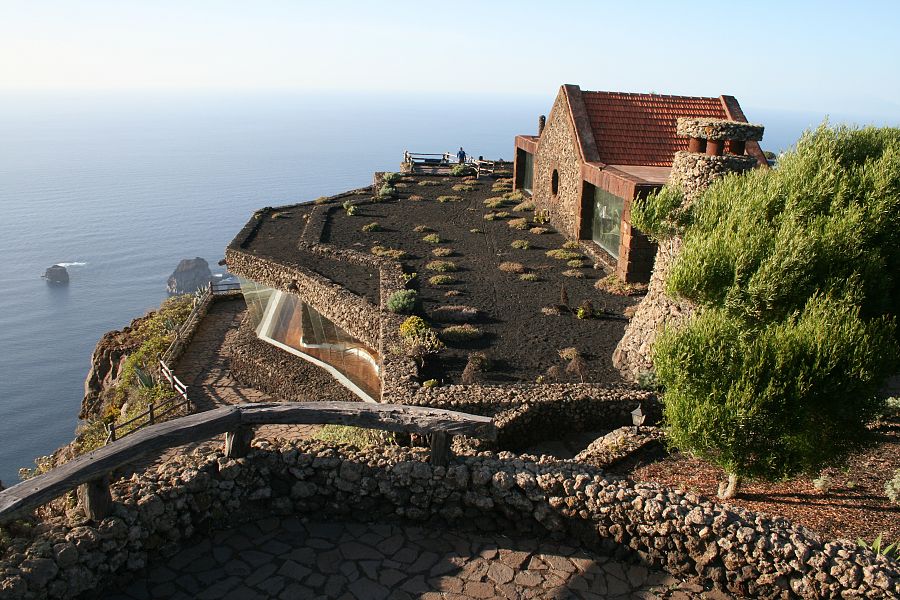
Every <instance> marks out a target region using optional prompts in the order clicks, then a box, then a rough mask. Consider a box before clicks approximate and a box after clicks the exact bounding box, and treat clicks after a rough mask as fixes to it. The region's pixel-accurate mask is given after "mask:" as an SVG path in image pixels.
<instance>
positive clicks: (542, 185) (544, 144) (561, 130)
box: [533, 91, 582, 239]
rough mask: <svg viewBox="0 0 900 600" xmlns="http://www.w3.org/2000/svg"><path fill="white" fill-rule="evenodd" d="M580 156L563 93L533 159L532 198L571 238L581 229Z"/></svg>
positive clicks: (552, 112) (574, 237)
mask: <svg viewBox="0 0 900 600" xmlns="http://www.w3.org/2000/svg"><path fill="white" fill-rule="evenodd" d="M579 155H580V150H579V147H578V141H577V139H576V137H575V128H574V125H573V124H572V121H571V119H570V118H569V106H568V101H567V100H566V95H565V93H564V92H562V91H560V93H559V95H558V96H557V97H556V102H555V103H554V104H553V109H552V110H551V111H550V118H549V120H548V121H547V125H546V127H545V128H544V131H543V133H542V134H541V143H540V145H539V146H538V151H537V155H536V156H535V157H534V169H535V170H534V182H533V188H534V193H533V199H534V203H535V206H536V208H537V210H546V211H549V213H550V220H551V221H552V223H553V224H554V225H555V226H556V228H557V229H559V230H560V231H561V232H562V233H563V234H564V235H566V236H567V237H569V238H571V239H578V229H579V225H578V214H579V210H580V206H579V203H580V198H581V185H582V178H581V162H580V159H579V158H578V156H579ZM554 169H555V170H557V171H558V173H559V190H558V194H556V195H554V194H553V190H552V187H551V179H552V176H553V171H554Z"/></svg>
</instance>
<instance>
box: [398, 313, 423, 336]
mask: <svg viewBox="0 0 900 600" xmlns="http://www.w3.org/2000/svg"><path fill="white" fill-rule="evenodd" d="M428 331H431V327H429V326H428V323H426V322H425V319H423V318H422V317H418V316H412V317H407V319H406V320H405V321H403V322H402V323H401V324H400V335H401V336H403V337H405V338H411V337H417V336H421V335H423V334H424V333H426V332H428Z"/></svg>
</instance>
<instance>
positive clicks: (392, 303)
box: [387, 290, 419, 313]
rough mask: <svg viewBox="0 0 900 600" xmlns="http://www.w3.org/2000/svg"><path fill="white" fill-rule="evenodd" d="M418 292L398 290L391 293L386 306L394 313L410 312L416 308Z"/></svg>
mask: <svg viewBox="0 0 900 600" xmlns="http://www.w3.org/2000/svg"><path fill="white" fill-rule="evenodd" d="M418 296H419V295H418V294H417V293H416V291H415V290H400V291H398V292H394V293H393V294H391V296H390V298H388V301H387V308H388V310H389V311H391V312H395V313H411V312H412V311H413V310H415V308H416V300H417V299H418Z"/></svg>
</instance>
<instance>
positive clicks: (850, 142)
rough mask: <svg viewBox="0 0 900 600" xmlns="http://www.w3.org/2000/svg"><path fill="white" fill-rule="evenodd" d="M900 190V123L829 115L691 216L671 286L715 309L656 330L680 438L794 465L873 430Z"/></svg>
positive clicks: (760, 467) (713, 458)
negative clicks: (873, 124)
mask: <svg viewBox="0 0 900 600" xmlns="http://www.w3.org/2000/svg"><path fill="white" fill-rule="evenodd" d="M898 190H900V130H898V129H875V128H867V129H862V130H854V129H849V128H838V129H834V130H832V129H828V128H826V127H824V126H823V127H820V128H819V129H818V130H817V131H815V132H812V133H807V134H805V135H804V136H803V137H802V138H801V140H800V142H799V143H798V145H797V149H796V150H795V151H793V152H787V153H785V154H784V156H782V158H781V160H780V161H779V166H778V168H777V169H772V170H756V171H752V172H750V173H747V174H745V175H742V176H735V175H732V176H727V177H725V178H723V179H722V180H720V181H718V182H716V183H715V184H713V185H712V186H710V188H709V189H708V190H707V191H706V192H705V193H704V194H703V195H702V196H700V197H699V198H697V199H695V200H694V202H693V204H692V206H691V207H690V209H688V210H687V211H686V213H685V214H684V215H680V216H678V218H677V219H675V220H676V221H677V222H678V223H679V224H680V226H682V227H683V228H684V242H683V246H682V250H681V254H680V256H679V257H678V259H677V260H676V261H675V263H674V264H673V266H672V270H671V272H670V276H669V279H668V282H667V291H669V293H670V294H673V295H676V296H681V297H684V298H687V299H689V300H691V301H692V302H693V303H695V304H696V305H698V306H699V308H700V309H701V310H700V311H699V313H698V314H696V316H695V317H694V318H692V319H691V320H690V321H689V322H688V323H687V324H686V325H685V326H684V327H683V328H681V329H679V330H671V331H666V332H665V333H664V334H663V335H662V337H661V338H660V339H659V340H658V342H657V346H656V352H655V358H654V366H655V367H656V371H657V375H658V378H659V381H660V383H661V384H662V385H663V386H664V388H665V390H666V392H665V396H664V405H665V409H664V412H665V418H666V421H667V424H668V432H669V436H670V439H671V440H672V441H673V443H674V444H675V445H676V446H677V447H679V448H681V449H682V450H686V451H690V452H693V453H694V454H697V455H699V456H701V457H703V458H705V459H707V460H709V461H710V462H713V463H715V464H717V465H719V466H720V467H722V468H723V469H725V471H726V472H727V473H729V475H730V476H732V477H734V478H739V477H741V476H750V477H763V478H768V479H780V478H783V477H789V476H792V475H795V474H797V473H799V472H806V473H814V472H817V471H819V470H821V469H822V468H823V467H825V466H827V465H829V464H833V463H834V462H835V461H838V460H840V459H841V458H842V457H844V456H846V455H847V454H848V453H849V452H850V451H852V450H854V449H855V448H857V447H859V445H860V444H861V443H863V442H864V441H865V440H866V439H867V433H868V431H867V429H866V426H865V425H866V423H867V421H868V420H869V419H870V418H871V416H872V415H873V414H875V413H876V412H877V411H878V409H879V405H880V403H879V402H878V400H877V399H876V395H875V391H876V390H877V388H878V387H879V386H880V384H881V382H882V381H883V380H884V379H885V377H886V376H887V375H888V374H889V373H890V372H892V371H893V369H895V368H896V364H897V357H898V353H900V352H898V344H897V337H896V326H895V321H896V307H897V306H898V305H900V303H898V298H900V294H898V285H900V278H898V277H897V276H896V275H895V274H896V273H898V272H900V192H898ZM654 210H655V209H654ZM679 210H681V209H680V208H679ZM667 220H668V221H669V222H671V221H672V219H671V218H670V215H665V214H664V215H662V216H661V217H659V218H658V219H657V222H666V221H667Z"/></svg>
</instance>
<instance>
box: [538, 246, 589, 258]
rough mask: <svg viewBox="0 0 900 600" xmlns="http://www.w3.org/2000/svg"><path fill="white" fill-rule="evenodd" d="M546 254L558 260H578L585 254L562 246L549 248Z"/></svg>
mask: <svg viewBox="0 0 900 600" xmlns="http://www.w3.org/2000/svg"><path fill="white" fill-rule="evenodd" d="M546 254H547V256H549V257H550V258H555V259H557V260H576V259H581V258H584V255H582V254H579V253H578V252H572V251H571V250H564V249H562V248H557V249H556V250H547V253H546Z"/></svg>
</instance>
